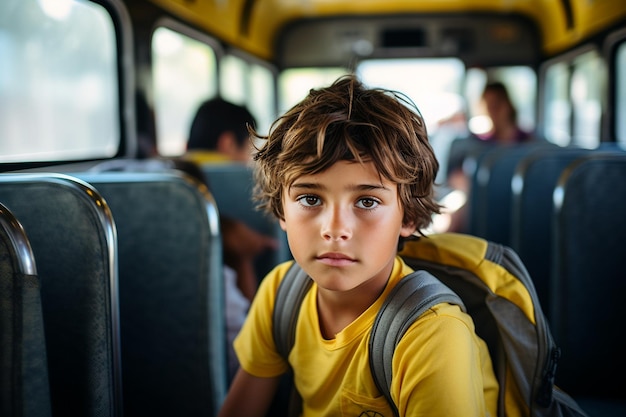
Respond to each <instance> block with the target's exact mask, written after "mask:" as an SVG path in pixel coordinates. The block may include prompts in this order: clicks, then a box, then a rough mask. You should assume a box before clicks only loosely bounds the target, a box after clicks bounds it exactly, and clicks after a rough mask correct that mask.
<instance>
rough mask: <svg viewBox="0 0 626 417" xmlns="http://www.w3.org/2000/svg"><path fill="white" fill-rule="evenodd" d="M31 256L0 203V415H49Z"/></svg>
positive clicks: (10, 215)
mask: <svg viewBox="0 0 626 417" xmlns="http://www.w3.org/2000/svg"><path fill="white" fill-rule="evenodd" d="M48 384H49V380H48V363H47V359H46V342H45V336H44V328H43V314H42V311H41V292H40V285H39V277H38V276H37V267H36V265H35V256H34V254H33V252H32V248H31V246H30V241H29V240H28V237H27V236H26V233H25V232H24V229H23V227H22V224H21V223H20V222H19V220H18V219H17V218H16V217H15V216H14V215H13V213H11V211H10V210H9V209H8V208H7V207H6V206H4V205H2V204H1V203H0V415H2V416H23V417H51V416H52V405H51V403H50V389H49V385H48Z"/></svg>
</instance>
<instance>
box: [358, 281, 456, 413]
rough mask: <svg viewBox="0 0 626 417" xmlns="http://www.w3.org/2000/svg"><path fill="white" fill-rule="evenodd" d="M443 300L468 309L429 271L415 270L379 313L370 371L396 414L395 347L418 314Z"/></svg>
mask: <svg viewBox="0 0 626 417" xmlns="http://www.w3.org/2000/svg"><path fill="white" fill-rule="evenodd" d="M444 302H447V303H450V304H457V305H459V306H461V308H462V309H463V311H465V306H464V304H463V301H462V300H461V298H459V296H458V295H457V294H456V293H455V292H454V291H452V290H451V289H450V288H448V287H447V286H446V285H444V284H443V283H442V282H441V281H439V280H438V279H437V278H435V277H434V276H433V275H431V274H430V273H428V272H426V271H415V272H413V273H412V274H410V275H407V276H406V277H404V278H403V279H402V280H401V281H400V282H398V284H396V286H395V287H394V289H393V290H392V291H391V292H390V293H389V295H388V296H387V299H386V300H385V303H384V304H383V306H382V307H381V309H380V311H379V312H378V315H377V316H376V320H375V321H374V325H373V326H372V331H371V334H370V340H369V362H370V370H371V372H372V376H373V378H374V382H375V383H376V386H377V387H378V390H379V391H380V393H381V394H383V395H384V396H385V398H386V399H387V402H388V403H389V405H391V408H392V409H393V412H394V415H396V416H399V413H398V409H397V407H396V405H395V403H394V401H393V399H392V398H391V392H390V390H391V377H392V359H393V353H394V350H395V348H396V346H397V345H398V343H399V342H400V339H402V336H403V335H404V333H405V332H406V331H407V329H408V328H409V327H410V326H411V324H412V323H413V322H414V321H415V320H416V319H417V318H418V317H419V316H421V315H422V314H423V313H424V312H425V311H426V310H428V309H430V308H431V307H433V306H434V305H435V304H439V303H444Z"/></svg>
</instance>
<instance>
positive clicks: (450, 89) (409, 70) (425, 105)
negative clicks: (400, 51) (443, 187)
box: [357, 58, 467, 182]
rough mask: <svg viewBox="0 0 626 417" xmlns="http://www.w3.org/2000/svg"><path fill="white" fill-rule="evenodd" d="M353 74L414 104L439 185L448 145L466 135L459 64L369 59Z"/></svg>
mask: <svg viewBox="0 0 626 417" xmlns="http://www.w3.org/2000/svg"><path fill="white" fill-rule="evenodd" d="M357 74H359V76H360V77H361V78H362V80H363V82H365V83H366V84H369V85H370V86H373V87H383V88H389V89H392V90H397V91H400V92H402V93H404V94H406V95H407V96H408V97H409V98H410V99H411V100H412V101H413V102H414V103H415V105H416V106H417V108H418V109H419V111H420V113H421V114H422V116H423V117H424V122H425V123H426V128H427V130H428V136H429V140H430V142H431V145H432V147H433V150H434V151H435V154H436V155H437V159H438V160H439V163H440V169H439V173H438V177H437V179H438V180H439V181H441V182H443V181H444V176H445V172H446V170H447V165H446V163H447V160H448V151H449V149H450V144H451V143H452V141H453V140H454V139H456V138H457V137H464V136H467V130H466V125H467V119H466V116H467V115H466V110H467V106H466V104H465V98H464V97H463V95H462V94H461V86H462V83H463V77H464V74H465V66H464V65H463V63H462V62H461V61H460V60H458V59H456V58H402V59H392V60H389V59H380V60H378V59H373V60H366V61H362V62H361V63H360V64H359V65H358V67H357Z"/></svg>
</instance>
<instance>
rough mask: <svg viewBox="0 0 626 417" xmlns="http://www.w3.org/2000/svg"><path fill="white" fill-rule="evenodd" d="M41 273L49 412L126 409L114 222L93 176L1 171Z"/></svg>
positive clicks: (4, 192) (4, 194)
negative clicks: (90, 182) (88, 180)
mask: <svg viewBox="0 0 626 417" xmlns="http://www.w3.org/2000/svg"><path fill="white" fill-rule="evenodd" d="M0 201H2V202H3V203H4V204H5V205H6V206H7V207H9V208H10V209H11V211H12V212H13V213H14V215H15V216H16V217H17V218H19V219H20V222H21V223H22V225H23V227H24V230H25V231H26V233H27V235H28V238H29V241H30V244H31V247H32V250H33V254H34V256H35V259H36V260H37V272H38V275H39V279H40V281H41V303H42V311H43V318H44V330H45V338H46V350H47V361H48V375H49V380H50V397H51V403H52V414H53V415H58V416H68V417H73V416H76V417H91V416H93V417H96V416H97V417H102V416H111V417H115V416H120V415H121V376H120V362H119V322H118V321H117V320H118V298H117V265H116V243H115V224H114V222H113V219H112V217H111V213H110V211H109V209H108V206H107V205H106V202H105V201H104V200H103V199H102V197H101V196H100V195H99V194H98V192H97V191H96V190H95V189H94V188H93V187H91V186H89V185H88V184H86V183H84V182H82V181H79V180H77V179H76V178H72V177H70V176H67V175H61V174H43V173H37V174H33V173H31V174H17V173H15V174H1V175H0Z"/></svg>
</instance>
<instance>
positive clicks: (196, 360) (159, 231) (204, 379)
mask: <svg viewBox="0 0 626 417" xmlns="http://www.w3.org/2000/svg"><path fill="white" fill-rule="evenodd" d="M74 175H76V176H78V177H80V178H82V179H83V180H85V181H87V182H88V183H90V184H91V185H93V186H94V187H95V188H96V189H97V190H98V192H100V193H101V194H102V195H103V197H104V198H105V199H106V201H107V203H108V204H109V205H110V207H111V210H112V213H113V217H114V219H115V223H116V225H117V238H118V251H119V275H120V279H119V293H120V321H121V332H122V339H121V340H122V378H123V387H124V392H123V397H124V415H125V417H136V416H151V417H159V416H200V415H203V416H214V415H216V414H217V410H218V408H219V407H220V406H221V403H222V401H223V398H224V397H225V395H226V389H227V387H226V384H227V382H226V381H227V376H226V342H225V341H226V333H225V312H224V282H223V277H222V266H221V265H222V252H221V251H222V249H221V236H220V234H219V222H218V213H217V210H216V207H215V203H214V201H213V199H212V197H211V196H210V194H209V193H208V191H207V190H206V187H204V185H201V184H200V183H199V182H198V181H196V180H194V179H192V178H191V177H188V176H186V175H182V174H180V173H175V172H174V171H171V172H169V173H168V172H99V173H75V174H74Z"/></svg>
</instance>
